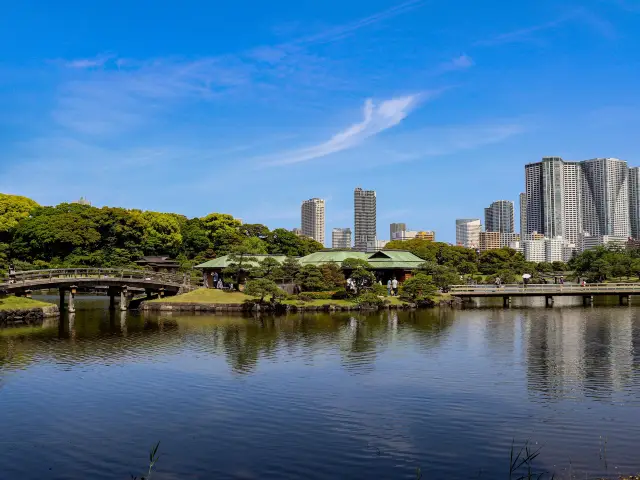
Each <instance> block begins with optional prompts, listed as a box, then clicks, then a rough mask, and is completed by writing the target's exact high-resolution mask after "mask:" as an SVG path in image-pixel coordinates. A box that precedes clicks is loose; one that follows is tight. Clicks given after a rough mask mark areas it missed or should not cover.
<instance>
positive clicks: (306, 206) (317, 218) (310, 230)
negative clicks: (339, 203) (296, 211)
mask: <svg viewBox="0 0 640 480" xmlns="http://www.w3.org/2000/svg"><path fill="white" fill-rule="evenodd" d="M301 217H302V222H301V225H302V229H301V230H302V235H304V236H305V237H309V238H313V239H314V240H315V241H316V242H320V243H321V244H322V245H324V200H322V199H321V198H312V199H310V200H305V201H304V202H302V207H301Z"/></svg>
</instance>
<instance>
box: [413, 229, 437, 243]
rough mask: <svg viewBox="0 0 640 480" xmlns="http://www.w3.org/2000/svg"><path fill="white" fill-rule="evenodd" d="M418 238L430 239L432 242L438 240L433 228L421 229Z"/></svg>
mask: <svg viewBox="0 0 640 480" xmlns="http://www.w3.org/2000/svg"><path fill="white" fill-rule="evenodd" d="M416 238H419V239H420V240H429V241H430V242H435V241H436V232H434V231H433V230H426V231H420V232H418V233H416Z"/></svg>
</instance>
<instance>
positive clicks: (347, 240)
mask: <svg viewBox="0 0 640 480" xmlns="http://www.w3.org/2000/svg"><path fill="white" fill-rule="evenodd" d="M331 248H340V249H346V248H351V229H350V228H334V229H333V230H331Z"/></svg>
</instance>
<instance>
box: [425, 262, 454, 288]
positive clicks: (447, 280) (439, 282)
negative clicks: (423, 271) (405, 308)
mask: <svg viewBox="0 0 640 480" xmlns="http://www.w3.org/2000/svg"><path fill="white" fill-rule="evenodd" d="M431 278H432V279H433V283H434V284H435V285H436V286H437V287H438V288H440V289H442V291H443V292H447V291H449V287H450V286H451V285H456V284H459V283H460V274H459V273H457V272H456V271H455V270H454V269H453V268H450V267H445V266H444V265H438V268H436V269H435V271H433V272H432V273H431Z"/></svg>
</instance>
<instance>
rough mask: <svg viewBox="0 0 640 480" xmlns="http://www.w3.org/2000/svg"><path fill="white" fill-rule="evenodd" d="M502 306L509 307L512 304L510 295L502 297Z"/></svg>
mask: <svg viewBox="0 0 640 480" xmlns="http://www.w3.org/2000/svg"><path fill="white" fill-rule="evenodd" d="M502 306H503V307H504V308H509V307H510V306H511V297H509V296H504V297H502Z"/></svg>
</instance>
